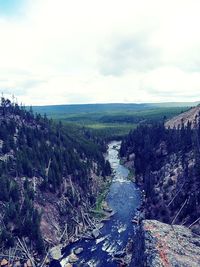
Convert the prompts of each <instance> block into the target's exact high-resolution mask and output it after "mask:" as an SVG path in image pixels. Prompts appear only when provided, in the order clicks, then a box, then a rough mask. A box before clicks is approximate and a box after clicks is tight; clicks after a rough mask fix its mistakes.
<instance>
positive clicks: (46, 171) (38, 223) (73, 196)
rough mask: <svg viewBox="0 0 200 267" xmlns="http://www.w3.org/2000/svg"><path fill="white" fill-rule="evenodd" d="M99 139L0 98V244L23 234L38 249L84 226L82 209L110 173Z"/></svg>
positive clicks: (5, 245)
mask: <svg viewBox="0 0 200 267" xmlns="http://www.w3.org/2000/svg"><path fill="white" fill-rule="evenodd" d="M99 142H100V141H99V140H98V139H97V138H95V137H94V136H92V134H91V133H88V132H86V131H85V130H83V129H82V128H80V127H74V126H73V127H72V126H71V127H70V126H68V128H67V127H66V126H63V125H62V123H54V122H53V121H52V120H49V119H47V117H46V116H41V115H39V114H36V115H34V114H33V112H32V110H31V109H30V111H27V110H26V109H25V108H24V107H20V106H19V105H17V104H14V103H11V101H10V100H8V99H4V98H1V105H0V190H1V192H0V247H1V248H0V249H6V248H9V247H13V246H15V244H16V241H17V238H19V239H21V238H26V240H27V244H28V245H31V246H32V247H33V248H35V250H37V251H38V253H40V254H42V253H43V252H44V250H45V247H47V246H48V245H49V244H51V245H55V244H57V243H59V242H61V241H62V239H64V240H65V241H66V242H67V241H69V239H70V237H71V236H72V235H73V234H74V232H75V231H76V233H77V232H81V231H83V230H84V227H85V224H86V220H85V221H84V216H85V215H84V214H85V213H87V212H88V210H89V208H90V207H92V206H94V204H95V200H96V196H97V194H98V193H99V191H100V190H101V186H102V183H103V182H104V181H105V177H106V176H107V175H110V166H109V164H108V162H105V160H104V157H103V152H104V151H105V145H104V144H103V143H101V145H100V143H99ZM88 221H89V218H88ZM77 226H79V228H78V227H77ZM52 233H53V235H52Z"/></svg>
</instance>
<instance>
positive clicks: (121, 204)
mask: <svg viewBox="0 0 200 267" xmlns="http://www.w3.org/2000/svg"><path fill="white" fill-rule="evenodd" d="M120 145H121V142H120V141H112V142H110V143H109V144H108V151H107V159H108V160H109V162H110V165H111V168H112V173H113V181H112V184H111V186H110V190H109V193H108V195H107V198H106V201H107V203H108V205H109V207H111V208H112V210H113V211H114V212H115V214H114V216H112V217H111V218H110V220H109V221H107V222H106V223H105V224H104V226H103V228H102V229H101V235H100V237H99V238H98V239H96V240H80V241H78V242H77V243H75V244H73V245H71V246H68V247H67V248H66V251H65V253H66V255H69V253H70V250H72V249H74V248H80V247H82V248H83V249H84V250H83V252H82V253H81V254H80V255H79V261H78V262H77V263H76V264H74V265H73V266H83V267H86V266H90V267H91V266H92V267H102V266H108V267H115V266H118V265H117V263H116V262H114V261H113V255H114V254H115V253H116V252H118V251H122V250H123V249H124V248H125V247H126V245H127V242H128V240H129V238H131V239H133V236H134V230H135V226H134V224H133V223H132V222H131V220H132V219H133V217H134V216H135V215H136V214H137V208H139V206H140V203H141V193H140V190H139V188H138V187H137V186H136V185H135V183H133V182H131V181H130V180H129V179H128V176H129V170H128V169H127V168H126V167H124V166H123V165H121V164H120V158H119V149H120ZM63 265H64V264H63Z"/></svg>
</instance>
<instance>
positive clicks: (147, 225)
mask: <svg viewBox="0 0 200 267" xmlns="http://www.w3.org/2000/svg"><path fill="white" fill-rule="evenodd" d="M131 266H137V267H198V266H200V236H197V235H195V234H193V233H192V231H191V230H190V229H188V228H186V227H184V226H180V225H174V226H173V227H172V226H171V225H169V224H165V223H161V222H159V221H156V220H144V221H143V222H142V223H141V225H140V226H139V227H138V229H137V232H136V240H135V245H134V255H133V261H132V265H131Z"/></svg>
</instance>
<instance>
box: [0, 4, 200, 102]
mask: <svg viewBox="0 0 200 267" xmlns="http://www.w3.org/2000/svg"><path fill="white" fill-rule="evenodd" d="M199 10H200V1H199V0H165V1H164V0H151V1H149V0H140V1H138V0H84V1H83V0H0V92H2V93H4V95H5V96H7V95H9V96H10V95H12V94H14V95H15V97H16V98H17V99H18V102H20V103H21V102H22V103H23V104H26V105H50V104H75V103H77V104H78V103H79V104H82V103H142V102H171V101H199V100H200V27H199V25H200V16H199Z"/></svg>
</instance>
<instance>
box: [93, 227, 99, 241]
mask: <svg viewBox="0 0 200 267" xmlns="http://www.w3.org/2000/svg"><path fill="white" fill-rule="evenodd" d="M99 235H100V232H99V230H98V229H94V230H93V231H92V236H93V237H94V238H95V239H96V238H98V237H99Z"/></svg>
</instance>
